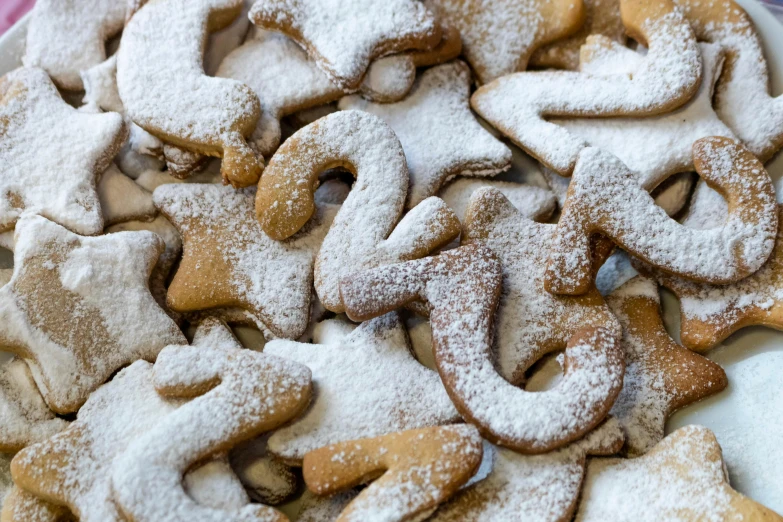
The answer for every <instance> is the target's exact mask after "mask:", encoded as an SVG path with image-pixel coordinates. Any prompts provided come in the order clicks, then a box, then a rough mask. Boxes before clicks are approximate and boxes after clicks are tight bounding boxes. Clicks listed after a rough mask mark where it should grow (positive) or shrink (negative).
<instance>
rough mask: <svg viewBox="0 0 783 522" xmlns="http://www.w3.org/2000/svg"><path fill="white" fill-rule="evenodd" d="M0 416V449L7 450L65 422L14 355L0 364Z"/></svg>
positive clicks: (60, 427) (39, 437) (52, 431)
mask: <svg viewBox="0 0 783 522" xmlns="http://www.w3.org/2000/svg"><path fill="white" fill-rule="evenodd" d="M0 419H2V423H0V451H2V452H9V453H11V452H15V451H19V450H20V449H22V448H24V447H25V446H27V445H29V444H31V443H33V442H38V441H40V440H42V439H45V438H48V437H49V436H51V435H54V434H55V433H57V432H59V431H62V430H63V429H65V427H66V426H67V425H68V423H67V422H66V421H65V420H63V419H60V418H58V417H56V416H55V415H54V413H53V412H52V411H51V410H50V409H49V407H48V406H47V405H46V403H45V402H44V400H43V397H41V392H39V391H38V387H37V386H36V385H35V380H33V375H32V373H31V372H30V368H29V367H28V366H27V363H25V362H24V361H23V360H21V359H18V358H14V359H11V360H10V361H6V362H4V363H3V364H2V366H0ZM0 496H2V495H0Z"/></svg>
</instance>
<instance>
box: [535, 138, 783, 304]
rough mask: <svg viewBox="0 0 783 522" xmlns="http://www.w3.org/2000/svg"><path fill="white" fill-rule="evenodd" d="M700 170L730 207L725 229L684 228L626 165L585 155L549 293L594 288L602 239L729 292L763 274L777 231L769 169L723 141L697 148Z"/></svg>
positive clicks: (594, 153)
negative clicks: (594, 244)
mask: <svg viewBox="0 0 783 522" xmlns="http://www.w3.org/2000/svg"><path fill="white" fill-rule="evenodd" d="M693 162H694V165H695V167H696V171H697V172H698V173H699V174H700V175H701V177H702V178H704V180H705V181H706V182H707V184H709V185H710V186H711V187H713V188H714V189H716V190H718V191H719V192H720V193H721V194H722V195H723V196H724V197H725V198H726V199H727V200H728V204H729V207H728V208H729V213H728V219H727V220H726V223H725V224H724V225H723V226H720V227H716V228H713V229H710V230H696V229H692V228H689V227H686V226H683V225H681V224H679V223H678V222H677V221H675V220H673V219H671V218H670V217H669V216H668V215H667V214H666V212H665V211H664V210H663V209H662V208H660V207H658V206H657V205H656V204H655V202H654V201H653V199H652V197H650V195H649V194H648V193H647V191H645V190H644V189H642V188H640V187H639V184H638V181H637V179H636V176H634V175H633V174H632V173H631V172H630V171H629V170H628V168H627V167H626V166H625V165H624V164H623V163H622V162H621V161H620V160H618V159H617V158H616V157H614V156H612V155H611V154H609V153H607V152H604V151H602V150H599V149H596V148H587V149H585V150H584V151H582V152H581V153H580V154H579V161H578V162H577V166H576V169H575V170H574V175H573V178H572V180H571V184H570V185H569V187H568V198H567V200H566V204H565V206H564V207H563V212H562V214H561V216H560V220H559V222H558V224H557V233H556V234H555V239H554V243H553V244H552V247H551V250H550V257H549V266H548V268H547V280H546V287H547V290H549V291H550V292H553V293H556V294H571V295H578V294H582V293H584V292H585V291H587V289H588V288H590V285H591V283H592V280H593V276H594V274H593V270H592V259H591V256H590V239H591V237H593V236H594V235H595V234H602V235H604V236H606V237H609V238H610V239H611V240H612V241H614V242H615V243H617V244H618V245H620V246H621V247H622V248H623V249H625V250H626V251H628V253H630V254H632V255H634V256H636V257H638V258H640V259H642V260H644V261H646V262H647V263H649V264H651V265H653V266H655V267H657V268H660V269H662V270H664V271H666V272H669V273H672V274H676V275H679V276H682V277H686V278H689V279H695V280H699V281H705V282H710V283H721V284H725V283H731V282H733V281H737V280H740V279H742V278H744V277H746V276H748V275H750V274H752V273H754V272H755V271H756V270H758V269H759V268H760V267H761V265H763V264H764V262H765V261H766V260H767V258H768V257H769V255H770V253H771V252H772V249H773V247H774V245H775V233H776V231H777V226H778V216H777V206H776V204H775V191H774V188H773V186H772V181H771V180H770V178H769V175H768V174H767V172H766V171H765V170H764V166H763V165H762V164H761V162H759V161H758V160H757V159H756V158H755V157H754V156H753V155H752V154H751V153H750V152H748V150H747V149H745V148H744V147H743V146H742V145H740V144H738V143H737V142H735V141H733V140H731V139H729V138H721V137H711V138H703V139H700V140H698V141H697V142H696V143H694V144H693Z"/></svg>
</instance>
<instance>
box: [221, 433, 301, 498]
mask: <svg viewBox="0 0 783 522" xmlns="http://www.w3.org/2000/svg"><path fill="white" fill-rule="evenodd" d="M268 440H269V437H268V436H266V435H265V436H262V437H257V438H255V439H252V440H249V441H247V442H244V443H242V444H240V445H239V446H237V447H236V448H234V449H233V450H232V451H231V454H230V458H231V467H232V468H233V469H234V470H235V471H236V474H237V476H238V477H239V480H240V481H241V482H242V485H243V486H244V488H245V490H247V494H248V495H250V498H252V499H253V500H255V501H256V502H260V503H262V504H269V505H273V506H275V505H277V504H282V503H283V502H285V501H286V500H288V499H289V498H291V497H292V496H293V495H294V494H295V493H296V491H297V488H298V486H299V479H298V477H297V475H296V474H295V473H294V471H293V470H292V469H291V468H290V467H288V466H286V465H285V464H283V463H282V462H281V461H279V460H277V459H276V458H275V457H274V456H272V454H271V453H269V449H268V447H267V441H268Z"/></svg>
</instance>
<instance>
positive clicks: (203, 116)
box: [117, 0, 264, 187]
mask: <svg viewBox="0 0 783 522" xmlns="http://www.w3.org/2000/svg"><path fill="white" fill-rule="evenodd" d="M241 9H242V1H241V0H151V1H150V2H149V3H147V4H146V5H145V6H144V7H142V8H141V9H140V10H139V12H138V13H136V14H135V15H134V17H133V18H132V19H131V21H130V22H129V23H128V25H127V27H126V28H125V30H124V31H123V35H122V45H121V46H120V50H119V51H118V54H117V87H118V90H119V94H120V98H121V99H122V103H123V105H124V106H125V109H126V111H127V114H128V116H129V117H130V119H131V120H133V122H134V123H135V124H137V125H139V126H140V127H142V128H143V129H144V130H146V131H148V132H150V133H151V134H153V135H155V136H157V137H158V138H160V139H162V140H163V141H165V142H167V143H170V144H172V145H176V146H178V147H181V148H183V149H185V150H188V151H190V152H197V153H199V154H205V155H208V156H217V157H220V158H222V165H221V173H222V175H223V180H224V182H225V183H231V184H232V185H234V186H235V187H246V186H249V185H252V184H254V183H256V182H257V181H258V178H259V176H260V175H261V171H262V170H263V166H264V162H263V159H261V158H259V157H257V156H256V154H255V153H254V152H253V151H252V150H251V149H250V147H249V146H248V144H247V142H246V141H245V137H246V136H249V135H250V133H251V132H253V129H254V128H255V125H256V121H257V120H258V117H259V115H260V111H261V108H260V106H259V103H258V98H257V97H256V95H255V94H254V93H253V91H252V90H251V89H250V88H249V87H248V86H246V85H244V84H242V83H240V82H237V81H235V80H229V79H226V78H212V77H208V76H206V75H205V74H204V67H203V64H202V60H203V47H204V42H205V39H206V37H207V33H208V32H212V31H216V30H218V29H220V28H222V27H225V26H227V25H228V24H230V23H231V22H232V21H233V20H234V19H235V18H236V17H237V16H238V15H239V13H240V12H241ZM152 93H154V95H152Z"/></svg>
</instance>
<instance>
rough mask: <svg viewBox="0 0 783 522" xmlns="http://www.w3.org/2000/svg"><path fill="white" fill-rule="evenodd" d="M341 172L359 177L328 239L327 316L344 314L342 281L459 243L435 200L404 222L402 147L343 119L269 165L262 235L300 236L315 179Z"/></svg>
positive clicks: (358, 117)
mask: <svg viewBox="0 0 783 522" xmlns="http://www.w3.org/2000/svg"><path fill="white" fill-rule="evenodd" d="M256 5H258V4H256ZM337 166H343V167H346V168H347V169H348V170H349V171H351V172H352V173H354V174H355V175H356V182H355V183H354V186H353V189H352V190H351V193H350V194H349V196H348V198H347V199H346V200H345V202H344V203H343V205H342V207H341V208H340V211H339V212H338V213H337V216H335V218H334V222H333V223H332V227H331V228H330V230H329V233H328V234H327V235H326V237H325V238H324V241H323V245H322V246H321V250H320V252H319V254H318V258H317V259H316V264H315V289H316V291H317V292H318V297H319V298H320V299H321V302H322V303H323V305H324V306H325V307H326V308H327V309H328V310H331V311H333V312H342V311H343V304H342V298H341V296H340V290H339V280H340V277H342V275H344V274H347V273H349V272H353V271H356V270H358V269H361V268H369V267H373V266H378V265H381V264H387V263H394V262H397V261H402V260H407V259H415V258H419V257H422V256H425V255H427V254H428V253H429V252H432V251H433V250H436V249H438V248H440V247H441V246H444V245H446V244H448V243H449V242H450V241H451V240H452V239H454V238H455V237H457V235H459V229H460V224H459V220H458V219H457V217H456V216H455V215H454V212H453V211H451V210H450V209H449V208H448V207H447V206H446V205H445V203H443V201H442V200H440V199H438V198H434V197H433V198H429V199H426V200H424V201H423V202H422V203H421V204H419V205H417V206H416V207H415V208H414V209H413V210H411V211H410V212H408V214H407V215H405V217H404V218H403V219H402V220H401V221H400V216H401V215H402V211H403V207H404V204H405V198H406V195H407V189H408V175H407V173H408V169H407V167H406V164H405V155H404V153H403V150H402V147H401V146H400V142H399V140H398V139H397V137H396V135H395V134H394V131H393V130H392V129H391V128H390V127H389V126H388V125H387V124H386V123H384V122H383V121H382V120H381V119H380V118H378V117H377V116H373V115H370V114H366V113H363V112H359V111H341V112H338V113H335V114H331V115H329V116H327V117H325V118H322V119H320V120H318V121H317V122H315V123H313V124H312V125H308V126H307V127H305V128H304V129H302V130H300V131H298V132H297V133H296V134H294V135H293V136H291V137H290V138H289V139H288V140H287V141H286V142H285V143H284V144H283V146H282V147H281V148H280V150H278V152H277V154H275V156H274V157H273V158H272V160H271V161H270V162H269V166H268V167H267V170H266V172H265V174H264V177H263V178H261V181H260V182H259V188H258V194H257V195H256V213H257V215H258V220H259V221H260V223H261V227H262V228H263V230H264V232H266V234H267V235H269V237H271V238H272V239H276V240H281V239H285V238H288V237H290V236H291V235H292V234H294V233H296V231H298V230H299V229H300V228H302V226H304V225H305V223H307V221H308V220H309V219H310V217H311V216H312V214H313V212H314V210H315V204H314V200H313V193H314V192H315V187H316V186H317V181H318V175H319V174H320V173H321V172H323V171H324V170H327V169H329V168H332V167H337ZM398 221H399V223H398Z"/></svg>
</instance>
